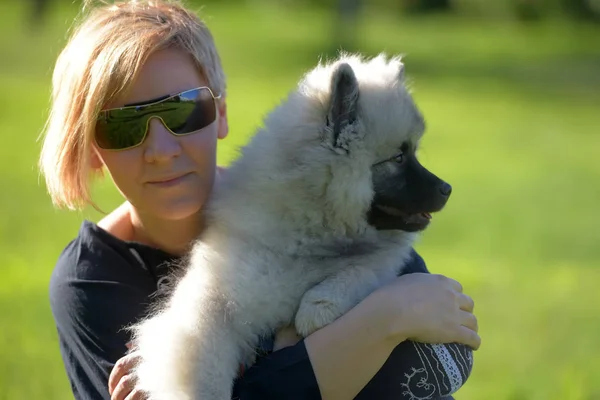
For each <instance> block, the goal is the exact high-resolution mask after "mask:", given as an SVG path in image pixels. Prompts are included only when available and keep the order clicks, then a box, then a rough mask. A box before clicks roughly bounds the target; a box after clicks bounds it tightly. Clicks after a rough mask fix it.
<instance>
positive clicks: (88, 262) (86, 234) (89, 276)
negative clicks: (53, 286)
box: [54, 220, 135, 280]
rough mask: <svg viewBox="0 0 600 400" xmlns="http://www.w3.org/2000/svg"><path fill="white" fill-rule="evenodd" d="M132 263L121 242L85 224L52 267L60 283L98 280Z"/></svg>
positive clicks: (99, 229)
mask: <svg viewBox="0 0 600 400" xmlns="http://www.w3.org/2000/svg"><path fill="white" fill-rule="evenodd" d="M134 261H135V258H134V256H133V255H132V254H131V252H130V250H129V249H128V247H127V245H126V244H125V242H123V241H121V240H119V239H118V238H117V237H115V236H113V235H112V234H110V233H109V232H107V231H105V230H104V229H103V228H101V227H100V226H98V225H97V224H96V223H94V222H92V221H89V220H85V221H83V222H82V223H81V225H80V227H79V230H78V231H77V234H76V236H75V237H74V238H73V239H72V240H71V241H70V242H69V243H68V244H67V245H66V246H65V247H64V249H63V250H62V251H61V253H60V255H59V257H58V260H57V262H56V265H55V267H54V270H55V271H54V277H57V278H60V279H78V280H100V279H106V278H107V274H114V273H115V272H116V271H119V270H121V269H122V268H121V267H123V266H124V265H130V264H132V263H133V262H134Z"/></svg>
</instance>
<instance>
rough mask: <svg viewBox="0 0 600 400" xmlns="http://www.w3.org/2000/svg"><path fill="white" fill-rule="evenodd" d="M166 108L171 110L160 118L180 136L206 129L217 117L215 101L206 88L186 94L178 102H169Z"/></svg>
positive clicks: (179, 97)
mask: <svg viewBox="0 0 600 400" xmlns="http://www.w3.org/2000/svg"><path fill="white" fill-rule="evenodd" d="M175 101H177V100H175ZM164 106H165V108H168V109H169V110H168V112H165V113H162V112H161V113H160V114H159V115H160V117H161V118H162V119H163V120H164V121H165V124H166V125H167V126H168V127H169V129H170V130H171V131H172V132H173V133H175V134H179V135H185V134H188V133H192V132H195V131H198V130H200V129H202V128H205V127H207V126H208V125H210V124H212V123H213V122H214V120H215V117H216V109H215V101H214V99H213V97H212V95H211V93H210V91H209V90H208V89H206V88H202V89H198V90H190V91H188V92H184V93H182V94H181V95H180V96H178V101H177V102H171V101H168V102H165V104H164ZM165 111H167V110H165Z"/></svg>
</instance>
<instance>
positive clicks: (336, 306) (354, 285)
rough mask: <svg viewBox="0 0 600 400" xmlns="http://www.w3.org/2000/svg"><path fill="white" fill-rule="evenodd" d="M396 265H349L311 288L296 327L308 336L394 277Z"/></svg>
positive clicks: (301, 308)
mask: <svg viewBox="0 0 600 400" xmlns="http://www.w3.org/2000/svg"><path fill="white" fill-rule="evenodd" d="M396 272H397V271H396V269H393V268H387V269H383V268H380V269H373V268H367V267H350V268H346V269H343V270H341V271H340V272H338V273H337V274H335V275H333V276H331V277H329V278H328V279H326V280H324V281H323V282H321V283H319V284H318V285H316V286H315V287H313V288H312V289H310V290H308V291H307V292H306V293H305V294H304V296H303V297H302V300H301V302H300V307H299V308H298V312H297V313H296V320H295V325H296V331H297V332H298V333H299V334H300V335H301V336H303V337H306V336H308V335H310V334H311V333H313V332H314V331H316V330H318V329H320V328H322V327H324V326H325V325H328V324H330V323H332V322H333V321H335V320H336V319H338V318H339V317H341V316H342V315H343V314H345V313H346V312H348V311H349V310H350V309H351V308H352V307H354V306H355V305H356V304H358V303H359V302H360V301H361V300H363V299H364V298H365V297H367V296H368V295H369V294H370V293H371V292H373V291H374V290H375V289H377V288H378V287H380V286H381V285H383V284H384V283H385V282H389V281H391V279H393V278H394V277H395V274H396Z"/></svg>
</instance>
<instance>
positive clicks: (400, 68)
mask: <svg viewBox="0 0 600 400" xmlns="http://www.w3.org/2000/svg"><path fill="white" fill-rule="evenodd" d="M398 82H404V64H402V63H400V65H398Z"/></svg>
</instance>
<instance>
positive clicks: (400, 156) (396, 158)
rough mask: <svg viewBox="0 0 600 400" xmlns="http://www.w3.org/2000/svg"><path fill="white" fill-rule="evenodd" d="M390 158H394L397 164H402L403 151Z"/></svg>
mask: <svg viewBox="0 0 600 400" xmlns="http://www.w3.org/2000/svg"><path fill="white" fill-rule="evenodd" d="M392 160H394V161H395V162H397V163H398V164H402V163H403V162H404V153H398V154H396V155H395V156H394V157H392Z"/></svg>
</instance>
